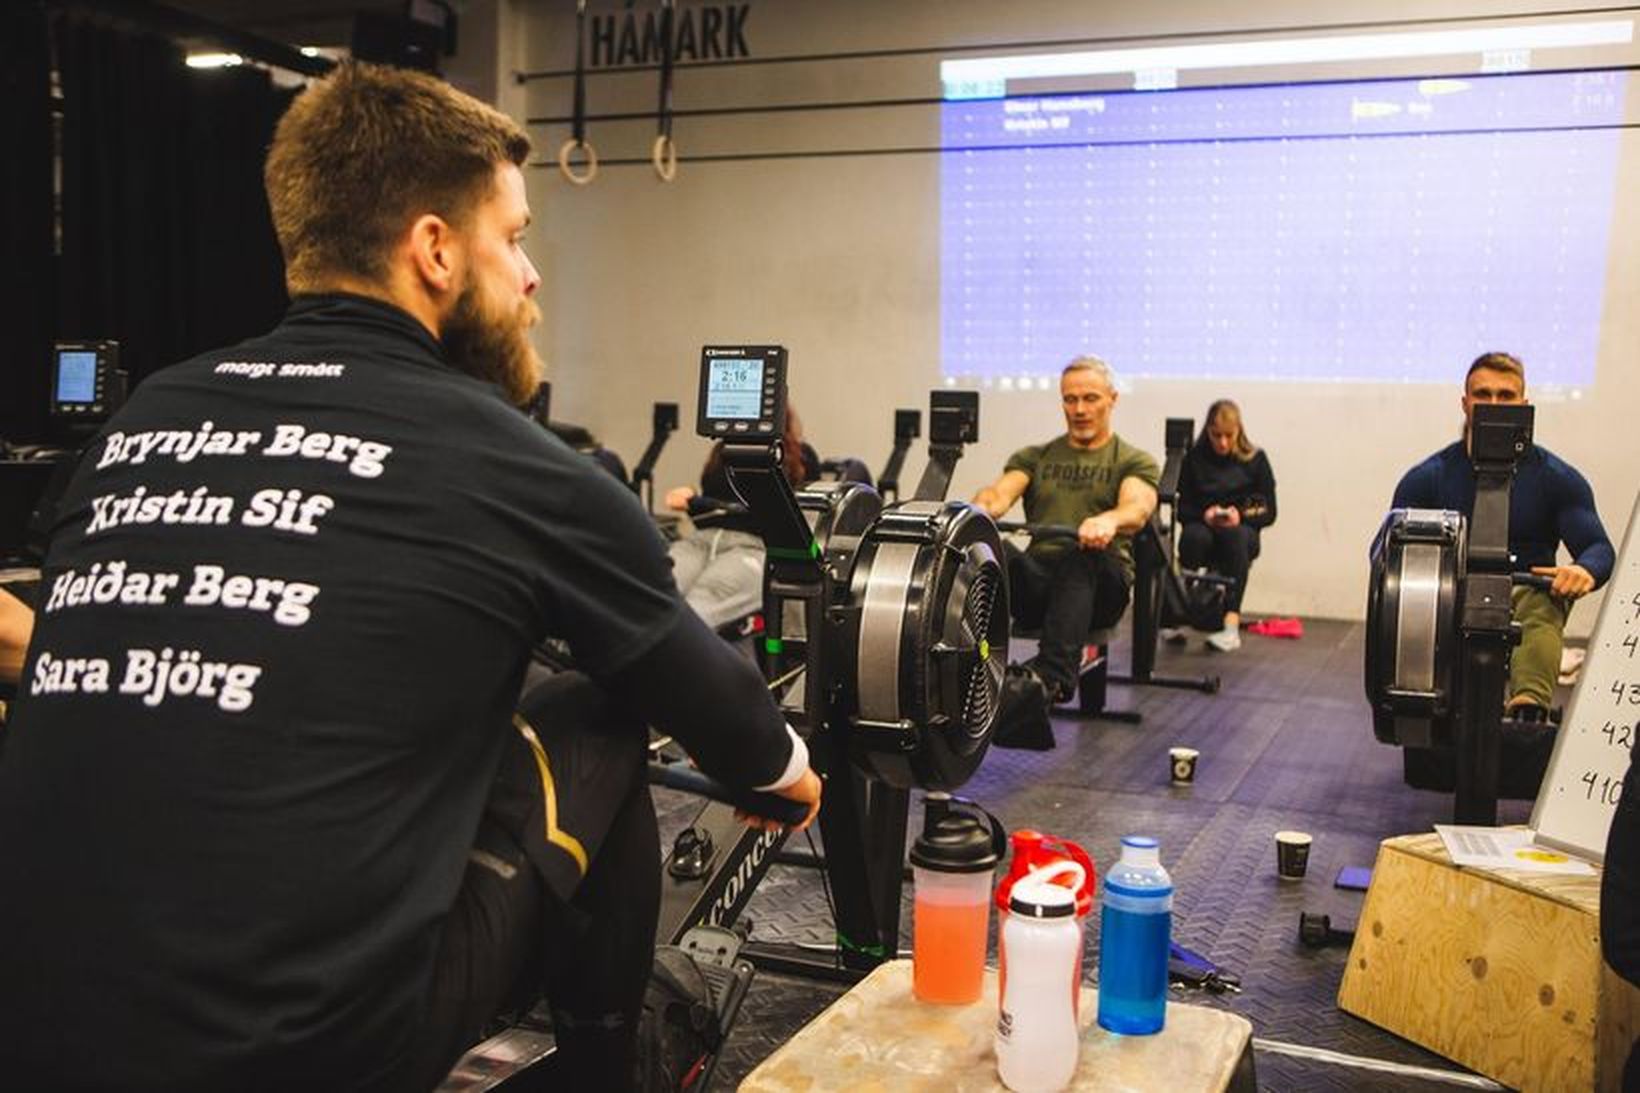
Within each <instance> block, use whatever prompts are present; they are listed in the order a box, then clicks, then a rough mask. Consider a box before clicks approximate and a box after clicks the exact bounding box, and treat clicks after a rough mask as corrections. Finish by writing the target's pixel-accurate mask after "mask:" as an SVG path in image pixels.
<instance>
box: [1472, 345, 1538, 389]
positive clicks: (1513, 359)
mask: <svg viewBox="0 0 1640 1093" xmlns="http://www.w3.org/2000/svg"><path fill="white" fill-rule="evenodd" d="M1483 368H1484V369H1486V370H1487V371H1488V372H1505V373H1508V374H1509V375H1511V376H1514V377H1515V378H1516V379H1518V380H1520V386H1521V389H1522V390H1524V389H1525V387H1526V366H1525V365H1524V364H1522V363H1520V358H1519V357H1517V356H1515V355H1513V354H1511V353H1499V352H1491V353H1482V354H1481V355H1480V356H1478V357H1476V358H1475V359H1474V360H1472V361H1470V362H1469V371H1467V372H1465V373H1464V374H1463V386H1464V390H1466V391H1467V390H1469V377H1470V376H1473V375H1474V374H1475V373H1476V372H1479V371H1480V370H1481V369H1483Z"/></svg>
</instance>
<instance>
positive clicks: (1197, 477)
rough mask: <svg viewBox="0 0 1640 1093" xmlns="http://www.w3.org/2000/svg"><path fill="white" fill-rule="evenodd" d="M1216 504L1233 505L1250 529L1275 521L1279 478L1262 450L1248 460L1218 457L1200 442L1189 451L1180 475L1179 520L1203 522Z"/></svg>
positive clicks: (1228, 456)
mask: <svg viewBox="0 0 1640 1093" xmlns="http://www.w3.org/2000/svg"><path fill="white" fill-rule="evenodd" d="M1213 505H1234V506H1235V507H1236V508H1237V509H1238V510H1240V512H1241V519H1242V523H1244V524H1246V525H1247V526H1248V527H1253V528H1267V527H1269V526H1270V525H1271V524H1273V523H1275V522H1276V476H1275V474H1274V472H1272V471H1271V470H1270V460H1269V457H1268V456H1266V455H1265V454H1264V449H1263V448H1260V449H1258V450H1257V451H1255V452H1254V453H1253V457H1252V458H1251V459H1247V460H1242V459H1238V458H1236V456H1234V455H1219V454H1218V453H1217V452H1215V451H1214V450H1213V449H1212V448H1210V447H1208V446H1206V445H1204V444H1202V443H1200V442H1197V443H1196V445H1195V446H1193V447H1192V448H1191V449H1190V451H1189V452H1188V453H1187V454H1186V455H1185V457H1184V467H1183V469H1182V470H1181V471H1180V474H1179V519H1180V520H1182V521H1184V522H1185V523H1188V524H1199V523H1202V522H1203V520H1202V514H1203V512H1204V511H1205V510H1206V509H1207V508H1208V507H1210V506H1213Z"/></svg>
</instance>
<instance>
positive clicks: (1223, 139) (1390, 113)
mask: <svg viewBox="0 0 1640 1093" xmlns="http://www.w3.org/2000/svg"><path fill="white" fill-rule="evenodd" d="M1627 79H1628V77H1627V75H1626V74H1625V73H1623V72H1617V71H1597V72H1580V73H1529V74H1511V75H1507V76H1474V77H1466V78H1462V79H1424V80H1416V79H1408V80H1368V81H1360V82H1340V83H1321V84H1305V85H1266V86H1248V87H1233V88H1212V89H1205V88H1204V89H1196V90H1173V91H1154V92H1120V93H1106V94H1055V95H1034V96H1033V95H1020V94H1017V93H1011V94H1010V95H1009V96H1008V97H999V98H986V99H972V100H964V99H960V98H955V99H952V98H948V101H946V102H945V103H944V104H943V105H942V107H941V113H942V128H943V132H942V144H943V147H944V149H945V153H944V155H943V156H942V157H941V183H940V184H941V255H940V265H941V271H940V272H941V352H942V370H943V372H944V373H945V374H946V375H947V376H950V377H958V378H961V379H963V380H965V381H978V382H987V381H994V380H1002V381H1004V382H1007V383H1011V382H1013V381H1015V380H1018V381H1020V382H1031V381H1033V380H1036V381H1039V380H1040V378H1041V377H1045V376H1051V375H1056V374H1057V372H1058V369H1059V368H1060V366H1062V365H1063V364H1064V362H1066V361H1067V360H1069V359H1070V358H1072V357H1074V356H1076V355H1077V354H1079V353H1085V352H1094V353H1098V354H1100V355H1102V356H1105V357H1106V358H1108V359H1109V360H1110V361H1111V362H1112V363H1113V364H1115V365H1116V366H1117V367H1118V369H1119V370H1120V371H1122V372H1123V373H1126V374H1131V375H1143V376H1153V377H1176V378H1188V377H1199V376H1207V375H1211V376H1215V377H1245V378H1249V379H1271V380H1314V381H1372V382H1397V381H1411V382H1420V381H1432V382H1441V383H1448V382H1450V380H1451V377H1452V374H1453V373H1452V369H1453V368H1454V367H1456V366H1457V365H1458V364H1461V363H1463V362H1465V361H1467V360H1469V359H1470V358H1472V357H1473V356H1475V355H1476V354H1477V353H1478V352H1480V351H1482V350H1486V349H1491V348H1504V349H1508V350H1509V351H1511V352H1514V353H1517V354H1519V355H1520V356H1522V357H1523V358H1524V359H1526V360H1527V361H1529V362H1530V363H1531V367H1532V376H1533V382H1534V385H1535V386H1536V385H1559V386H1564V387H1570V388H1577V387H1583V386H1587V385H1589V384H1591V383H1592V382H1593V380H1594V369H1595V354H1596V348H1597V344H1598V340H1599V331H1600V323H1601V316H1602V313H1603V310H1604V309H1605V308H1606V307H1607V306H1608V305H1609V304H1610V301H1608V300H1606V299H1605V293H1606V280H1607V268H1608V262H1609V259H1608V252H1609V242H1610V241H1609V236H1610V232H1611V225H1612V220H1613V207H1614V201H1615V198H1616V194H1617V170H1618V163H1619V141H1620V138H1621V136H1622V133H1621V129H1620V126H1621V124H1622V122H1623V120H1624V99H1625V96H1626V95H1627V93H1628V89H1627V86H1626V84H1627ZM1009 90H1010V92H1012V90H1013V89H1012V88H1010V89H1009ZM948 94H949V91H948Z"/></svg>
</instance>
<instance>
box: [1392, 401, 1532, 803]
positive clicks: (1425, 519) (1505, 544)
mask: <svg viewBox="0 0 1640 1093" xmlns="http://www.w3.org/2000/svg"><path fill="white" fill-rule="evenodd" d="M1532 423H1533V413H1532V408H1531V407H1530V406H1524V405H1522V406H1513V405H1482V406H1476V407H1475V408H1474V413H1473V416H1472V419H1471V424H1470V442H1469V451H1470V459H1471V461H1472V463H1473V465H1474V470H1475V503H1474V508H1473V509H1472V510H1471V514H1470V516H1469V518H1468V520H1467V521H1466V520H1465V519H1464V518H1463V517H1462V515H1461V514H1459V513H1453V512H1442V511H1432V510H1395V511H1392V512H1391V513H1390V515H1389V517H1388V518H1386V520H1385V523H1384V527H1383V528H1382V529H1381V530H1380V532H1379V535H1378V538H1377V540H1376V541H1375V542H1374V545H1373V561H1374V570H1373V577H1372V582H1371V584H1370V586H1369V594H1368V611H1367V617H1368V634H1367V642H1366V682H1367V697H1368V700H1369V702H1370V703H1371V704H1372V707H1373V731H1374V733H1375V734H1376V735H1377V736H1378V738H1379V739H1380V740H1383V741H1386V742H1388V743H1394V744H1399V745H1401V746H1402V747H1403V748H1405V749H1406V750H1407V751H1408V753H1409V756H1410V753H1411V752H1412V751H1413V750H1415V749H1426V750H1427V749H1433V751H1434V752H1435V754H1437V755H1439V754H1442V753H1444V751H1445V750H1447V749H1450V750H1451V752H1452V754H1453V763H1454V768H1455V770H1454V773H1455V779H1454V796H1453V807H1452V815H1453V820H1454V821H1455V822H1456V823H1460V824H1480V825H1485V826H1491V825H1493V824H1495V823H1497V815H1498V793H1499V782H1500V770H1499V764H1500V734H1501V722H1502V719H1503V694H1504V688H1505V685H1506V682H1507V680H1508V674H1509V650H1510V647H1511V646H1512V645H1515V644H1517V643H1518V642H1519V641H1520V627H1519V625H1518V624H1517V623H1515V622H1514V621H1513V617H1512V616H1513V609H1512V589H1513V586H1514V585H1515V584H1516V583H1538V582H1540V581H1541V578H1534V577H1533V576H1532V575H1530V574H1516V573H1514V572H1512V571H1513V568H1514V563H1513V559H1512V558H1511V557H1510V554H1509V497H1510V490H1511V485H1512V482H1513V479H1514V475H1515V469H1516V467H1517V466H1518V465H1519V462H1520V459H1521V457H1522V456H1523V455H1524V454H1525V453H1526V452H1527V450H1528V449H1529V448H1530V447H1531V444H1532ZM1454 631H1455V633H1454ZM1410 769H1411V768H1410V758H1409V770H1410Z"/></svg>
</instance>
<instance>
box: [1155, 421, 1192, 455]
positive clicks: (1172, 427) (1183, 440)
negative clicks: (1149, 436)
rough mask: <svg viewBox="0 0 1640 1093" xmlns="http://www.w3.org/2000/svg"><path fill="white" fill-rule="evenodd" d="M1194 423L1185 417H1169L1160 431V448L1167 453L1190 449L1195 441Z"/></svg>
mask: <svg viewBox="0 0 1640 1093" xmlns="http://www.w3.org/2000/svg"><path fill="white" fill-rule="evenodd" d="M1195 431H1196V423H1195V422H1194V421H1193V420H1191V419H1190V418H1187V417H1170V418H1168V419H1167V424H1166V426H1165V427H1164V428H1163V431H1162V446H1163V447H1164V448H1165V449H1166V450H1167V451H1169V452H1182V451H1187V450H1188V449H1189V448H1190V445H1191V443H1192V442H1193V440H1194V439H1195Z"/></svg>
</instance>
